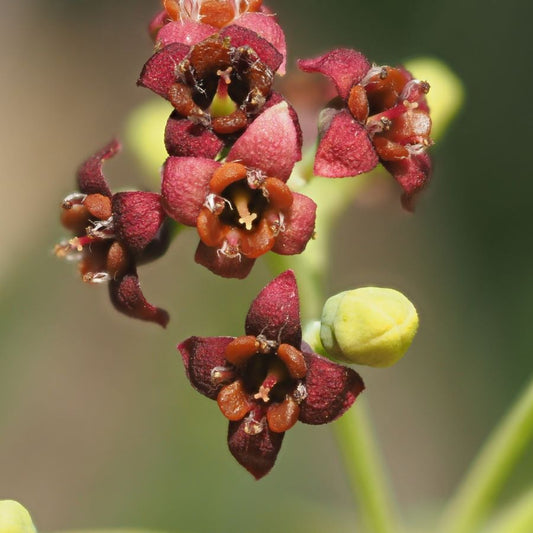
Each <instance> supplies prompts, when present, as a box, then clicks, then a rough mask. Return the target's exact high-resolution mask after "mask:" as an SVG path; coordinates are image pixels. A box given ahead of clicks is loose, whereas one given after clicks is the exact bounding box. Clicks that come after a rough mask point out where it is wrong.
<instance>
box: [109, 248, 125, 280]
mask: <svg viewBox="0 0 533 533" xmlns="http://www.w3.org/2000/svg"><path fill="white" fill-rule="evenodd" d="M129 263H130V261H129V257H128V251H127V250H126V248H125V246H124V245H122V244H120V243H119V242H118V241H114V242H113V244H112V245H111V247H110V248H109V251H108V252H107V259H106V272H108V273H109V275H110V276H111V277H112V278H113V279H117V278H120V277H121V276H123V275H124V274H126V272H127V270H128V267H129Z"/></svg>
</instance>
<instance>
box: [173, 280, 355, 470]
mask: <svg viewBox="0 0 533 533" xmlns="http://www.w3.org/2000/svg"><path fill="white" fill-rule="evenodd" d="M178 350H179V351H180V352H181V355H182V357H183V363H184V365H185V370H186V372H187V377H188V378H189V380H190V382H191V384H192V386H193V387H194V388H195V389H196V390H197V391H199V392H201V393H202V394H203V395H204V396H207V397H208V398H211V399H212V400H216V401H217V403H218V406H219V408H220V410H221V411H222V414H223V415H224V416H225V417H226V418H227V419H228V420H229V421H230V422H229V431H228V445H229V449H230V452H231V453H232V454H233V456H234V457H235V459H237V461H238V462H239V463H240V464H241V465H242V466H244V468H246V469H247V470H248V471H249V472H250V473H251V474H252V475H253V476H254V477H255V478H256V479H259V478H261V477H263V476H264V475H266V474H267V473H268V472H269V471H270V469H271V468H272V467H273V466H274V463H275V461H276V457H277V455H278V452H279V449H280V447H281V443H282V441H283V436H284V434H285V432H286V431H287V430H288V429H290V428H291V427H292V426H293V425H294V424H295V423H296V422H297V421H298V420H300V421H301V422H304V423H305V424H325V423H327V422H332V421H333V420H335V419H337V418H338V417H340V416H341V415H342V414H343V413H344V412H345V411H346V410H347V409H348V408H349V407H350V406H351V405H352V404H353V402H354V401H355V399H356V398H357V396H358V394H359V393H360V392H361V391H362V390H363V389H364V385H363V381H362V380H361V378H360V377H359V375H358V374H357V373H356V372H355V371H353V370H351V369H350V368H346V367H344V366H342V365H338V364H335V363H333V362H331V361H329V360H328V359H325V358H323V357H320V356H319V355H317V354H315V353H313V352H312V351H311V349H310V348H309V346H307V345H306V344H305V343H302V331H301V327H300V308H299V301H298V288H297V286H296V279H295V277H294V274H293V272H292V271H291V270H288V271H286V272H284V273H283V274H281V275H280V276H278V277H277V278H276V279H274V280H273V281H272V282H270V283H269V284H268V285H267V286H266V287H265V288H264V289H263V290H262V291H261V292H260V293H259V295H258V296H257V298H256V299H255V300H254V301H253V302H252V305H251V307H250V310H249V311H248V316H247V317H246V324H245V335H244V336H242V337H190V338H189V339H187V340H186V341H184V342H182V343H181V344H180V345H179V346H178Z"/></svg>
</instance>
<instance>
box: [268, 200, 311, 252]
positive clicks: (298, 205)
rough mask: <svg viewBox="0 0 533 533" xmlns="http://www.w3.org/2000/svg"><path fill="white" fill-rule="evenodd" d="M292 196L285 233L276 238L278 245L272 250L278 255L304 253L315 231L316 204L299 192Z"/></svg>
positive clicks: (285, 222) (286, 218)
mask: <svg viewBox="0 0 533 533" xmlns="http://www.w3.org/2000/svg"><path fill="white" fill-rule="evenodd" d="M292 196H293V198H294V200H293V203H292V206H291V207H290V209H289V212H288V213H287V214H286V215H285V220H284V225H285V231H282V232H281V233H280V234H279V235H278V236H277V237H276V244H274V247H273V248H272V251H273V252H276V253H277V254H282V255H294V254H299V253H301V252H303V251H304V250H305V247H306V246H307V243H308V242H309V239H310V238H311V237H312V236H313V233H314V231H315V218H316V204H315V202H313V200H311V198H309V197H307V196H304V195H303V194H299V193H297V192H295V193H292Z"/></svg>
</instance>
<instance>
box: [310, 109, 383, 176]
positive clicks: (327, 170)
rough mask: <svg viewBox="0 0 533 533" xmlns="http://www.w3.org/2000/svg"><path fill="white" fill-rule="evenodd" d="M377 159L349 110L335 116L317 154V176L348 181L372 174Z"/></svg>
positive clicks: (366, 135)
mask: <svg viewBox="0 0 533 533" xmlns="http://www.w3.org/2000/svg"><path fill="white" fill-rule="evenodd" d="M377 164H378V156H377V154H376V152H375V150H374V147H373V146H372V142H371V141H370V138H369V137H368V134H367V132H366V130H365V128H364V127H363V126H361V124H359V123H358V122H356V121H355V120H354V119H353V118H352V116H351V115H350V113H349V112H348V111H347V110H345V109H344V110H342V111H340V112H339V113H336V114H335V115H334V116H333V119H332V121H331V123H330V125H329V127H328V128H327V130H326V132H325V133H324V136H323V137H322V139H321V140H320V144H319V145H318V150H317V152H316V158H315V166H314V172H315V174H316V175H317V176H325V177H328V178H345V177H349V176H357V175H358V174H362V173H363V172H368V171H369V170H372V169H373V168H374V167H375V166H376V165H377Z"/></svg>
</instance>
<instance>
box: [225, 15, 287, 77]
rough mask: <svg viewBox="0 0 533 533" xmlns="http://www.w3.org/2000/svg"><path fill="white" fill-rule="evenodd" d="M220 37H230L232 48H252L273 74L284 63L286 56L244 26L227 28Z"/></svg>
mask: <svg viewBox="0 0 533 533" xmlns="http://www.w3.org/2000/svg"><path fill="white" fill-rule="evenodd" d="M241 18H242V17H241ZM220 35H221V36H222V37H229V38H230V39H231V46H234V47H236V48H238V47H240V46H249V47H250V48H252V49H253V50H254V51H255V53H256V54H257V55H258V56H259V59H260V60H261V61H262V62H263V63H264V64H265V65H266V66H267V67H268V68H270V70H272V72H276V71H277V70H278V68H279V67H280V65H281V64H282V62H283V59H284V56H283V55H282V54H280V52H278V50H276V48H275V47H274V46H273V45H272V44H270V43H269V42H268V41H267V40H266V39H263V38H262V37H260V36H259V35H258V34H257V33H256V32H255V31H252V30H249V29H248V28H245V27H243V26H236V25H232V26H227V27H225V28H224V29H223V30H222V31H221V32H220Z"/></svg>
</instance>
